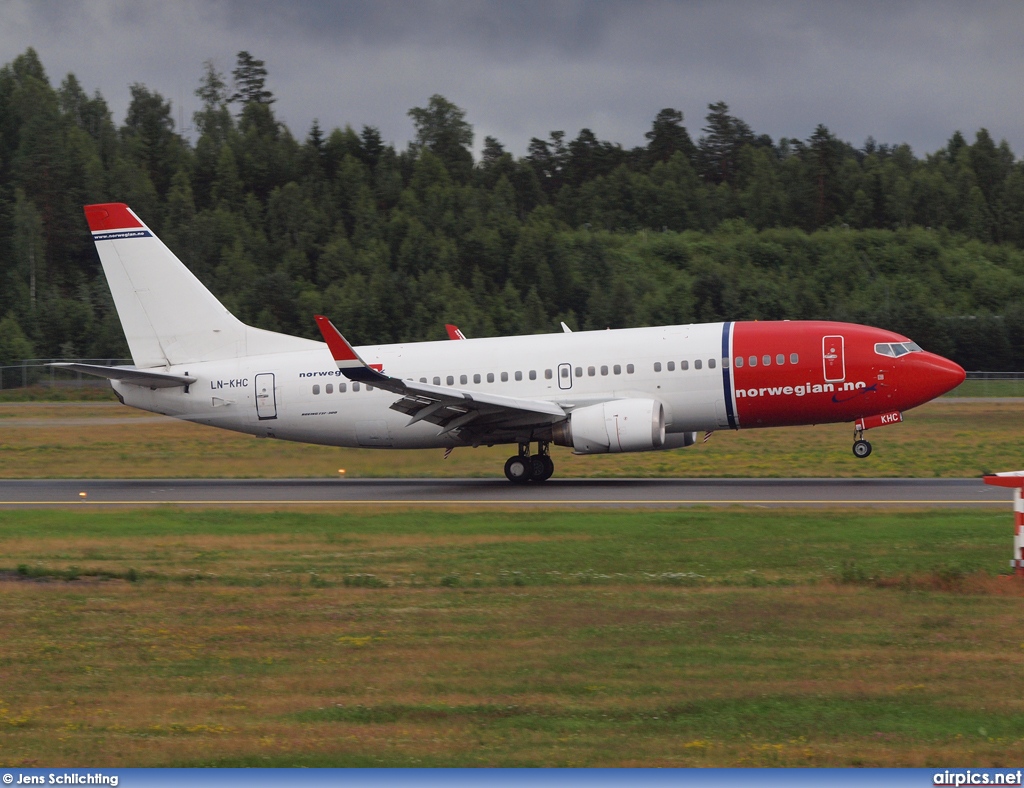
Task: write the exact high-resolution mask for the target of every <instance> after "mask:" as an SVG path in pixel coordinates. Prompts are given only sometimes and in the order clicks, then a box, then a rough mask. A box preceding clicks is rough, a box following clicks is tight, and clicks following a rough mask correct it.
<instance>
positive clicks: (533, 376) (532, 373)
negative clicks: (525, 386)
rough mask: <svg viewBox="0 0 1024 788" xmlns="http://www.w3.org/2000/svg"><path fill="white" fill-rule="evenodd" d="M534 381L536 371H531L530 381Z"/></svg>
mask: <svg viewBox="0 0 1024 788" xmlns="http://www.w3.org/2000/svg"><path fill="white" fill-rule="evenodd" d="M536 379H537V370H535V369H531V370H530V380H536Z"/></svg>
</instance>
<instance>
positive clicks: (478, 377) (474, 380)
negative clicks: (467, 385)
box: [473, 372, 480, 383]
mask: <svg viewBox="0 0 1024 788" xmlns="http://www.w3.org/2000/svg"><path fill="white" fill-rule="evenodd" d="M473 382H474V383H479V382H480V373H479V372H477V373H476V374H475V375H474V376H473Z"/></svg>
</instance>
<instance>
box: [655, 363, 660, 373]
mask: <svg viewBox="0 0 1024 788" xmlns="http://www.w3.org/2000/svg"><path fill="white" fill-rule="evenodd" d="M654 371H655V372H661V362H660V361H655V362H654Z"/></svg>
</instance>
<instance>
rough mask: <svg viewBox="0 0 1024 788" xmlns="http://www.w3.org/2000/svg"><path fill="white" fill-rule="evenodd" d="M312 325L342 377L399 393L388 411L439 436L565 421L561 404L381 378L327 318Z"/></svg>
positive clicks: (383, 375)
mask: <svg viewBox="0 0 1024 788" xmlns="http://www.w3.org/2000/svg"><path fill="white" fill-rule="evenodd" d="M316 323H317V326H318V327H319V328H320V333H321V334H323V336H324V340H325V341H326V342H327V346H328V347H329V348H330V350H331V355H333V356H334V361H335V363H337V365H338V369H340V370H341V373H342V374H343V375H344V376H345V377H347V378H348V379H349V380H353V381H359V382H360V383H365V384H367V385H369V386H375V387H376V388H379V389H383V390H384V391H390V392H392V393H394V394H399V395H401V397H402V398H401V399H399V400H397V401H396V402H394V403H393V404H392V405H391V409H392V410H397V411H398V412H400V413H405V414H408V415H409V416H411V417H412V419H411V420H410V421H409V424H415V423H416V422H418V421H426V422H429V423H430V424H436V425H437V426H439V427H441V432H442V433H444V432H453V431H454V430H464V431H466V432H468V433H469V434H478V435H488V434H494V433H499V432H504V431H508V430H515V429H517V428H525V427H531V426H543V425H547V424H554V423H555V422H559V421H562V420H563V419H564V418H565V417H566V412H565V411H564V410H563V409H562V408H561V407H560V406H558V405H557V404H555V403H554V402H548V401H546V400H537V399H521V398H518V397H504V396H501V395H500V394H489V393H487V392H483V391H467V390H464V389H456V388H450V387H445V386H432V385H430V384H428V383H418V382H416V381H413V380H402V379H401V378H394V377H391V376H389V375H385V374H384V373H383V372H378V371H377V370H375V369H373V368H372V367H370V366H369V365H368V364H367V363H366V362H365V361H363V360H362V359H361V358H360V357H359V354H358V353H356V351H355V350H354V349H353V348H352V346H351V345H350V344H349V343H348V340H346V339H345V337H343V336H342V335H341V332H339V331H338V329H337V328H335V327H334V324H333V323H331V321H330V320H328V319H327V318H326V317H324V316H323V315H317V316H316Z"/></svg>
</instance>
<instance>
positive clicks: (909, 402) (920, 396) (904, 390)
mask: <svg viewBox="0 0 1024 788" xmlns="http://www.w3.org/2000/svg"><path fill="white" fill-rule="evenodd" d="M966 377H967V373H966V372H964V369H963V367H961V366H960V365H959V364H957V363H956V362H954V361H950V360H949V359H948V358H943V357H942V356H937V355H935V354H934V353H911V354H910V355H908V356H906V358H905V361H904V364H903V369H902V370H901V375H900V378H901V379H900V395H901V396H900V400H901V401H902V402H903V409H904V410H908V409H910V408H914V407H917V406H918V405H921V404H922V403H925V402H928V401H929V400H933V399H935V398H936V397H941V396H942V395H943V394H945V393H946V392H947V391H952V390H953V389H955V388H956V387H957V386H959V385H960V384H961V383H963V382H964V379H965V378H966Z"/></svg>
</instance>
